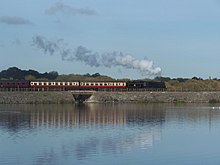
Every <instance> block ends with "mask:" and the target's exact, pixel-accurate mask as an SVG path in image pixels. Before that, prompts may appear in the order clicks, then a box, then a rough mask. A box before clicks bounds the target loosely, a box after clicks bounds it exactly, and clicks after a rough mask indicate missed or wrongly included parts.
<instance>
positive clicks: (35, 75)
mask: <svg viewBox="0 0 220 165" xmlns="http://www.w3.org/2000/svg"><path fill="white" fill-rule="evenodd" d="M0 80H57V81H74V80H81V81H83V80H87V81H89V80H91V81H92V80H94V81H95V80H98V81H101V80H106V81H108V80H113V79H112V78H111V77H108V76H104V75H100V74H99V73H95V74H91V75H90V74H89V73H87V74H85V75H78V74H69V75H65V74H63V75H59V74H58V72H56V71H52V72H49V73H47V72H45V73H39V72H38V71H35V70H31V69H29V70H21V69H19V68H17V67H10V68H8V69H7V70H2V71H1V72H0Z"/></svg>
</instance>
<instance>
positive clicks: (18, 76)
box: [0, 67, 58, 80]
mask: <svg viewBox="0 0 220 165" xmlns="http://www.w3.org/2000/svg"><path fill="white" fill-rule="evenodd" d="M57 77H58V73H57V72H55V71H52V72H49V73H47V72H45V73H39V72H38V71H35V70H21V69H19V68H17V67H11V68H8V69H7V70H3V71H1V72H0V79H1V80H9V79H10V80H25V79H26V80H28V79H48V80H54V79H56V78H57Z"/></svg>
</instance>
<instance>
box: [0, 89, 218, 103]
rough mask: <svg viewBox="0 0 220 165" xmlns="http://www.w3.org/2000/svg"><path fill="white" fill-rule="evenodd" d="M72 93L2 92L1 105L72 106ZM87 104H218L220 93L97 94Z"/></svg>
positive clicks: (0, 96)
mask: <svg viewBox="0 0 220 165" xmlns="http://www.w3.org/2000/svg"><path fill="white" fill-rule="evenodd" d="M74 102H75V100H74V98H73V96H72V93H71V92H65V91H57V92H0V104H72V103H74ZM86 102H95V103H106V102H121V103H127V102H137V103H208V102H212V103H216V102H220V92H95V93H94V94H93V95H92V96H91V97H90V98H89V99H88V100H87V101H86Z"/></svg>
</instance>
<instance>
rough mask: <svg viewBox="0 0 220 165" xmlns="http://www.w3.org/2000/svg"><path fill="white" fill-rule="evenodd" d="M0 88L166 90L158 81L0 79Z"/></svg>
mask: <svg viewBox="0 0 220 165" xmlns="http://www.w3.org/2000/svg"><path fill="white" fill-rule="evenodd" d="M0 89H21V90H22V89H26V90H28V89H30V90H39V89H40V90H41V89H43V90H88V89H91V90H112V89H114V90H117V89H121V90H155V91H163V90H166V86H165V83H164V82H156V81H143V80H134V81H28V80H0Z"/></svg>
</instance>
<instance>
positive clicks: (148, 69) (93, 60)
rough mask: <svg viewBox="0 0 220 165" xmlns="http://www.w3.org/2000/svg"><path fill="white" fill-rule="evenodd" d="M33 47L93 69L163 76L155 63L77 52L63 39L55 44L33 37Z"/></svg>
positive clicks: (83, 49) (119, 55)
mask: <svg viewBox="0 0 220 165" xmlns="http://www.w3.org/2000/svg"><path fill="white" fill-rule="evenodd" d="M33 45H34V46H36V47H37V48H39V49H41V50H43V51H44V53H45V54H48V53H49V54H50V55H53V54H54V53H56V54H59V55H61V57H62V60H64V61H80V62H83V63H85V64H86V65H89V66H91V67H93V66H94V67H100V66H104V67H108V68H111V67H115V66H119V67H123V68H126V69H135V70H138V71H140V72H141V73H142V74H143V75H150V76H159V75H160V74H161V71H162V70H161V68H160V67H154V65H153V61H151V60H148V59H146V58H145V59H143V60H138V59H136V58H134V57H133V56H131V55H124V54H123V53H116V52H113V53H104V54H99V53H95V52H93V51H91V50H88V49H87V48H85V47H83V46H78V47H77V48H76V49H75V50H72V49H70V48H66V44H65V43H64V41H63V40H62V39H60V40H57V41H55V42H53V41H49V40H47V39H46V38H44V37H42V36H35V37H33Z"/></svg>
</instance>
